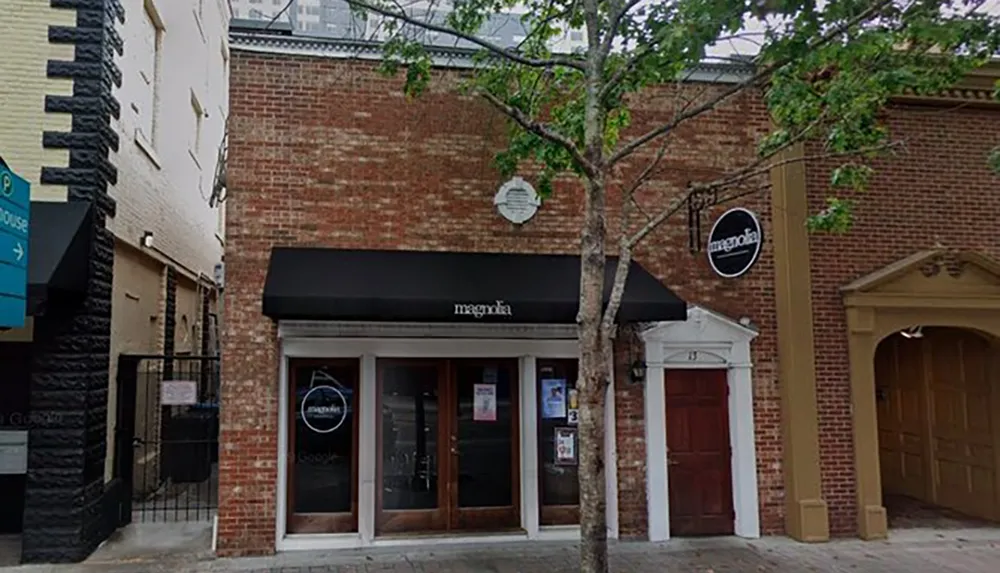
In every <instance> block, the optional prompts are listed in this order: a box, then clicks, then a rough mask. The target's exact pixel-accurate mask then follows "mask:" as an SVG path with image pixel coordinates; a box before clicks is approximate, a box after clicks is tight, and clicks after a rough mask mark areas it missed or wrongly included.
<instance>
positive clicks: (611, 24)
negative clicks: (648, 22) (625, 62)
mask: <svg viewBox="0 0 1000 573" xmlns="http://www.w3.org/2000/svg"><path fill="white" fill-rule="evenodd" d="M642 1H643V0H626V1H625V2H623V3H622V5H621V7H619V9H617V10H615V11H614V12H613V13H612V14H611V18H609V19H608V31H607V32H606V33H605V36H604V40H603V41H602V42H601V58H607V57H608V54H610V53H611V48H613V47H614V43H615V38H616V37H617V36H618V26H620V25H621V23H622V18H624V17H625V15H626V14H628V11H629V10H631V9H632V8H635V6H636V5H637V4H638V3H639V2H642ZM620 2H621V0H617V2H615V3H616V4H617V3H620Z"/></svg>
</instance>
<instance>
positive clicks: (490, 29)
mask: <svg viewBox="0 0 1000 573" xmlns="http://www.w3.org/2000/svg"><path fill="white" fill-rule="evenodd" d="M231 2H232V6H233V18H234V19H248V20H264V21H270V20H272V19H273V20H275V21H276V22H281V23H284V24H286V25H287V24H290V25H291V26H292V29H293V30H295V31H296V32H297V33H299V34H306V35H315V36H328V37H332V38H338V39H354V40H384V39H385V38H386V37H387V34H386V32H385V28H384V26H383V18H380V17H378V16H369V17H368V18H367V19H365V18H362V17H359V16H358V15H357V14H355V13H354V12H353V11H352V10H351V7H350V5H349V4H348V3H347V2H346V1H345V0H291V2H290V3H289V0H231ZM286 5H287V6H288V7H287V9H286ZM405 5H406V8H407V10H408V11H409V12H410V13H411V14H413V15H414V16H416V17H418V18H421V19H423V20H429V21H438V22H442V23H443V21H444V18H445V16H446V14H447V13H448V9H449V8H450V6H451V2H450V0H437V1H426V0H421V1H417V2H412V1H411V2H407V3H406V4H405ZM282 10H284V11H282ZM408 33H411V34H416V35H419V36H420V37H422V39H423V41H424V42H425V43H427V44H431V45H439V46H456V47H472V44H471V43H469V42H467V41H464V40H458V39H456V38H455V37H453V36H451V35H448V34H444V33H439V32H432V31H427V30H420V29H417V28H415V27H410V29H409V30H408ZM479 35H480V37H481V38H483V39H484V40H489V41H490V42H493V43H496V44H499V45H502V46H507V47H511V46H516V45H517V44H519V43H520V42H522V41H524V39H525V37H526V36H527V29H526V28H525V26H524V25H523V24H522V23H521V21H520V14H519V13H517V12H512V13H510V14H503V15H496V16H494V17H492V18H490V19H489V20H488V21H487V22H486V24H484V25H483V28H482V30H480V33H479ZM585 45H586V42H585V38H584V35H583V32H582V31H580V30H569V31H567V32H564V33H563V34H560V35H559V36H558V37H556V38H555V39H553V41H552V49H553V50H554V51H558V52H571V51H574V50H577V49H582V48H583V47H584V46H585Z"/></svg>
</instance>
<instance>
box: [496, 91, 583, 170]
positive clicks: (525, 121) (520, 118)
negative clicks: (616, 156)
mask: <svg viewBox="0 0 1000 573" xmlns="http://www.w3.org/2000/svg"><path fill="white" fill-rule="evenodd" d="M478 93H479V95H480V96H482V97H483V99H485V100H486V101H488V102H490V103H491V104H493V107H495V108H497V109H498V110H500V112H502V113H503V114H504V115H506V116H508V117H510V118H511V119H513V120H514V121H515V122H517V124H518V125H520V126H521V128H522V129H524V130H525V131H528V132H530V133H534V134H535V135H537V136H539V137H541V138H544V139H547V140H549V141H551V142H553V143H557V144H559V145H561V146H562V147H564V148H565V149H566V151H567V152H569V154H570V155H571V156H572V157H573V161H575V162H576V163H577V165H579V166H580V168H581V169H583V171H584V173H586V174H587V176H588V177H593V176H595V175H596V174H597V169H596V168H595V167H594V165H593V164H592V163H591V162H590V161H588V160H587V158H586V157H584V156H583V153H581V152H580V149H579V148H578V147H577V146H576V144H575V143H573V141H572V140H571V139H570V138H568V137H566V136H565V135H563V134H561V133H559V132H558V131H555V130H553V129H552V128H550V127H548V126H546V125H545V124H543V123H539V122H537V121H535V120H533V119H531V118H530V117H528V116H527V115H525V113H524V112H522V111H521V110H519V109H517V108H516V107H513V106H511V105H509V104H507V103H506V102H504V101H502V100H501V99H500V98H498V97H497V96H495V95H493V94H492V93H490V92H488V91H485V90H480V91H479V92H478Z"/></svg>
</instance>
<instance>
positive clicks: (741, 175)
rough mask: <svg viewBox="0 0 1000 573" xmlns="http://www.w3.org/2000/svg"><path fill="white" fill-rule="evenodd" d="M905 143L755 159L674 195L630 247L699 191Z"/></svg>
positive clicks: (637, 233)
mask: <svg viewBox="0 0 1000 573" xmlns="http://www.w3.org/2000/svg"><path fill="white" fill-rule="evenodd" d="M903 143H904V142H902V141H894V142H890V143H887V144H884V145H879V146H875V147H867V148H864V149H858V150H856V151H847V152H837V153H819V154H815V155H803V156H801V157H791V158H786V159H781V160H778V161H774V162H771V163H768V164H767V165H765V166H763V167H756V166H757V165H759V164H760V162H759V161H758V162H754V163H751V164H750V165H748V166H747V167H744V168H743V169H740V170H739V171H736V172H735V173H731V174H729V175H725V176H723V177H720V178H718V179H716V180H714V181H710V182H708V183H702V184H699V185H694V186H692V187H689V188H688V192H687V193H684V194H683V195H682V196H681V197H679V198H676V199H674V201H673V202H672V203H671V204H670V206H668V207H667V208H666V209H664V210H663V211H661V212H660V213H659V214H657V215H656V216H655V217H653V218H652V219H650V220H649V221H648V222H647V223H646V224H645V225H643V226H642V228H641V229H639V231H638V232H636V233H635V234H634V235H632V237H631V238H629V240H628V246H629V249H631V248H632V247H635V245H637V244H638V243H639V241H641V240H642V239H644V238H645V237H646V235H648V234H649V233H651V232H652V231H653V230H655V229H656V228H657V227H658V226H660V224H661V223H663V222H664V221H666V220H667V219H669V218H670V216H671V215H673V214H674V213H676V212H677V210H678V209H680V208H681V206H682V205H683V204H684V202H685V201H687V200H688V199H690V198H691V196H692V195H694V194H695V193H704V192H708V191H717V190H719V189H724V188H726V187H730V186H732V185H736V184H739V183H742V182H743V181H746V180H748V179H753V178H754V177H757V176H759V175H763V174H764V173H767V172H768V171H770V170H772V169H774V168H775V167H781V166H783V165H788V164H790V163H798V162H805V161H815V160H818V159H831V158H834V157H847V156H855V155H863V154H865V153H874V152H877V151H884V150H886V149H892V148H895V147H899V146H901V145H903ZM791 145H792V144H791V143H789V144H787V145H785V146H782V147H781V148H779V150H777V151H776V152H774V153H773V154H772V156H773V155H776V154H777V153H779V152H780V151H783V150H785V149H788V148H789V147H791ZM770 185H771V184H770V183H766V184H764V185H762V186H761V187H762V188H767V187H770Z"/></svg>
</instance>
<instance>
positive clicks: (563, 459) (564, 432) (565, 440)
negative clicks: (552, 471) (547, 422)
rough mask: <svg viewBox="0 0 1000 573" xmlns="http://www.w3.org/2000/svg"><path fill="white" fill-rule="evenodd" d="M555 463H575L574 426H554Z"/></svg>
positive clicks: (562, 464) (566, 464)
mask: <svg viewBox="0 0 1000 573" xmlns="http://www.w3.org/2000/svg"><path fill="white" fill-rule="evenodd" d="M555 446H556V465H560V466H575V465H576V428H556V439H555Z"/></svg>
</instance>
